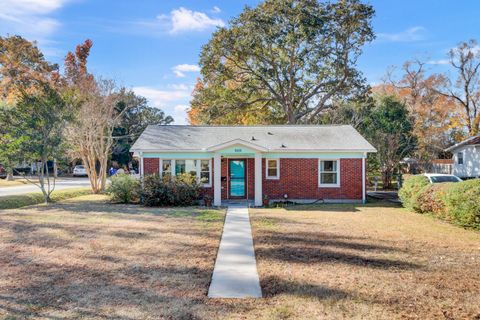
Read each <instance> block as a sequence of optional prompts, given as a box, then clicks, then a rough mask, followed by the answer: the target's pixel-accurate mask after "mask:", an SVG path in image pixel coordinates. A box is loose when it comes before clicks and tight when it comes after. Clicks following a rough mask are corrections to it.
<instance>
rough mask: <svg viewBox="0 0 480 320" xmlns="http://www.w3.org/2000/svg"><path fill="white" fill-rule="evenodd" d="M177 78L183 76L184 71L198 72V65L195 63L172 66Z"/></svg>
mask: <svg viewBox="0 0 480 320" xmlns="http://www.w3.org/2000/svg"><path fill="white" fill-rule="evenodd" d="M172 70H173V73H175V75H176V76H177V77H178V78H184V77H185V73H186V72H199V71H200V67H199V66H197V65H195V64H179V65H176V66H175V67H173V68H172Z"/></svg>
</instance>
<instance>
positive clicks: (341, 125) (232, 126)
mask: <svg viewBox="0 0 480 320" xmlns="http://www.w3.org/2000/svg"><path fill="white" fill-rule="evenodd" d="M149 126H156V127H189V128H252V127H258V128H269V127H353V126H352V125H351V124H254V125H223V124H221V125H207V124H205V125H204V124H202V125H190V124H151V125H149Z"/></svg>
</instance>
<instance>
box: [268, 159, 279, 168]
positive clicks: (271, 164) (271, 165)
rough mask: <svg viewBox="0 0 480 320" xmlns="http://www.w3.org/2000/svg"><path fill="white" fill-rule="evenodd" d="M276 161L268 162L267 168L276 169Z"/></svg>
mask: <svg viewBox="0 0 480 320" xmlns="http://www.w3.org/2000/svg"><path fill="white" fill-rule="evenodd" d="M276 167H277V160H268V168H276Z"/></svg>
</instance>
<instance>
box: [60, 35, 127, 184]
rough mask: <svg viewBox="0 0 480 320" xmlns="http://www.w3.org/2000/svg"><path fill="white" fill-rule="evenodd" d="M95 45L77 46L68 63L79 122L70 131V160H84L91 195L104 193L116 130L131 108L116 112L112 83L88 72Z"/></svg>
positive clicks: (116, 95)
mask: <svg viewBox="0 0 480 320" xmlns="http://www.w3.org/2000/svg"><path fill="white" fill-rule="evenodd" d="M92 45H93V44H92V42H91V41H90V40H86V41H85V42H84V43H83V44H81V45H78V46H77V48H76V51H75V53H72V52H69V53H68V54H67V57H66V59H65V82H66V88H67V89H66V90H70V91H72V92H73V94H72V95H73V96H74V97H75V99H74V100H75V103H74V104H75V105H76V117H75V118H76V119H75V121H73V122H72V123H71V124H70V125H69V127H68V128H67V139H68V141H69V145H70V156H71V157H73V158H77V159H82V161H83V164H84V165H85V169H86V170H87V174H88V177H89V179H90V184H91V187H92V191H93V192H94V193H100V192H103V191H104V190H105V187H106V181H107V162H108V157H109V154H110V152H111V149H112V145H113V130H114V128H115V126H117V125H118V123H119V122H120V120H121V117H122V116H123V114H124V113H125V112H127V111H128V110H129V109H130V108H131V106H129V105H127V106H125V107H124V108H123V109H122V110H121V111H119V110H118V108H116V106H117V103H118V101H119V97H120V93H119V92H120V91H119V90H117V87H116V85H115V82H114V81H113V80H105V79H95V77H94V76H93V75H92V74H90V73H88V71H87V58H88V55H89V53H90V48H91V47H92Z"/></svg>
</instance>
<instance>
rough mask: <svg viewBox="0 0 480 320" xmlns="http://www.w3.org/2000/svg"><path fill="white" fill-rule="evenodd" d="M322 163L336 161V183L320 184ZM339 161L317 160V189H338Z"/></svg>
mask: <svg viewBox="0 0 480 320" xmlns="http://www.w3.org/2000/svg"><path fill="white" fill-rule="evenodd" d="M322 161H336V162H337V183H336V184H332V183H321V176H322V171H321V170H322ZM340 177H341V175H340V159H318V187H319V188H340Z"/></svg>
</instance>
